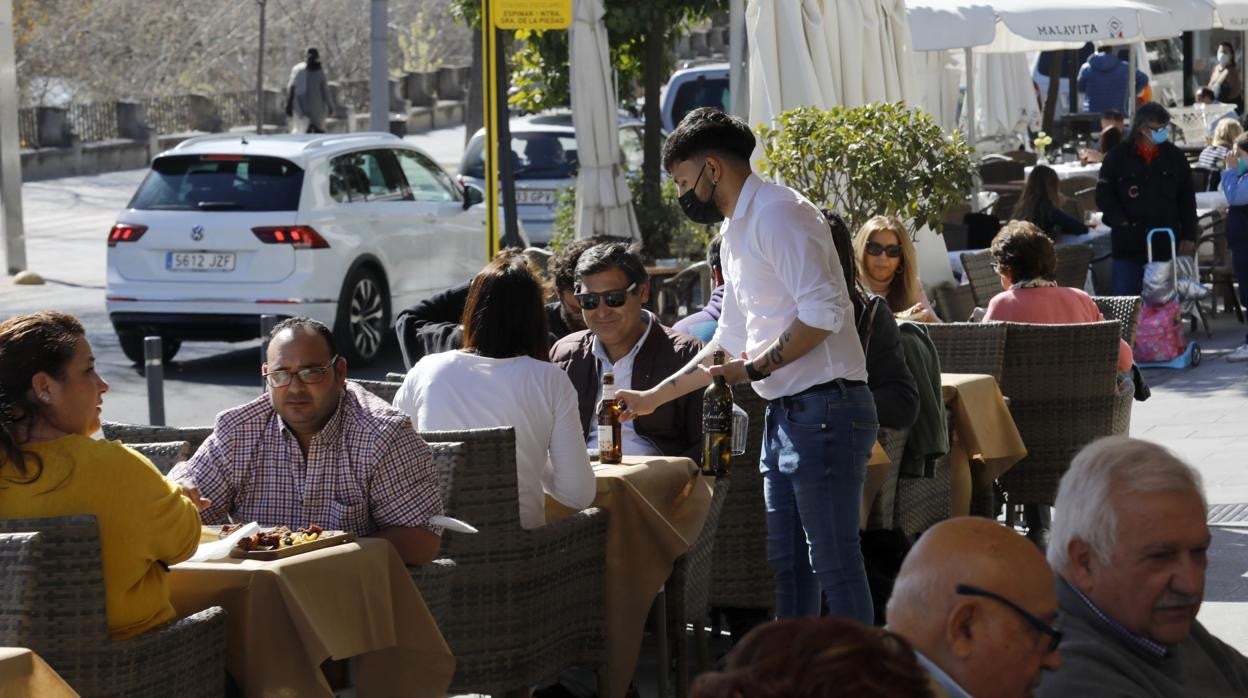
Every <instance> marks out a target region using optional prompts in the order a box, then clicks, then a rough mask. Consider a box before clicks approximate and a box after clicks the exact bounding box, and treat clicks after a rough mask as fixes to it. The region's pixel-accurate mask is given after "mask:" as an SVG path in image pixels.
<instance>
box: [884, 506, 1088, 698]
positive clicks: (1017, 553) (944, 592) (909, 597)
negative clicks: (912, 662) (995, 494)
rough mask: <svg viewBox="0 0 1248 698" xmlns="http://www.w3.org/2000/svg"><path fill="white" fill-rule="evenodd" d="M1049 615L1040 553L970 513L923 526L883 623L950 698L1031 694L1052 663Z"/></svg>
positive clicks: (1049, 584) (1051, 603)
mask: <svg viewBox="0 0 1248 698" xmlns="http://www.w3.org/2000/svg"><path fill="white" fill-rule="evenodd" d="M1056 621H1057V595H1056V593H1055V591H1054V584H1053V574H1052V572H1051V571H1050V570H1049V565H1048V563H1046V562H1045V560H1044V556H1043V555H1042V554H1041V553H1040V551H1039V550H1038V549H1037V548H1036V546H1035V545H1034V544H1032V543H1031V541H1029V540H1027V539H1026V538H1024V537H1023V536H1020V535H1019V534H1017V533H1015V532H1014V531H1013V530H1011V529H1009V528H1007V527H1005V526H1002V525H1000V524H998V523H997V522H995V521H992V520H990V519H984V518H979V517H969V516H964V517H958V518H953V519H949V520H947V521H942V522H941V523H939V524H937V525H935V526H933V527H931V528H930V529H928V530H927V532H926V533H924V534H923V536H922V537H921V538H919V541H918V542H917V543H916V544H915V546H914V547H913V548H912V549H911V550H910V553H909V554H908V555H907V556H906V559H905V561H904V562H903V563H902V565H901V571H900V572H899V573H898V575H897V581H896V583H895V585H894V586H893V595H892V597H891V598H890V599H889V601H888V629H889V630H892V631H893V632H895V633H897V634H898V635H901V636H902V637H904V638H906V639H907V640H909V641H910V644H911V645H913V646H914V650H915V653H916V654H917V655H918V658H919V662H920V663H921V664H923V665H924V666H925V667H926V668H927V670H928V673H930V674H931V676H932V679H933V680H934V681H935V682H936V683H937V684H939V685H940V687H941V689H943V690H944V693H945V694H946V695H948V696H950V698H967V697H969V696H974V698H1025V697H1026V696H1031V695H1032V693H1033V692H1034V691H1035V690H1036V687H1037V686H1039V685H1040V680H1041V676H1042V674H1043V672H1045V671H1054V670H1056V669H1057V668H1058V667H1059V666H1060V664H1061V661H1060V659H1059V658H1058V645H1059V643H1060V642H1061V640H1062V632H1061V631H1060V630H1058V629H1057V627H1055V626H1056ZM1067 695H1070V696H1076V695H1098V694H1096V693H1070V694H1067Z"/></svg>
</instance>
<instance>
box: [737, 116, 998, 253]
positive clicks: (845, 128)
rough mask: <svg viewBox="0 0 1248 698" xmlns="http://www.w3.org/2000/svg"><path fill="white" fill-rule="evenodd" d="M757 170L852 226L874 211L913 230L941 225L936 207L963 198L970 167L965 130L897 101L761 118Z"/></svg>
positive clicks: (967, 189) (941, 208)
mask: <svg viewBox="0 0 1248 698" xmlns="http://www.w3.org/2000/svg"><path fill="white" fill-rule="evenodd" d="M758 134H759V137H760V140H761V144H762V153H763V159H762V160H761V161H760V162H759V163H757V164H758V169H759V171H760V172H761V173H762V174H764V175H766V176H768V177H774V176H779V177H780V179H781V180H783V181H784V183H785V184H787V185H789V186H791V187H793V188H794V189H797V190H798V191H800V192H802V194H804V195H805V196H806V197H807V198H808V199H810V200H811V201H813V202H814V203H815V204H816V205H817V206H819V207H821V208H831V209H834V210H836V211H838V212H840V213H841V214H842V215H844V216H845V218H846V221H847V222H848V223H849V225H850V229H851V230H857V229H858V228H859V227H861V226H862V224H863V223H865V222H866V221H867V219H869V218H870V217H872V216H875V215H879V214H892V215H895V216H898V217H900V218H901V219H902V220H904V221H907V222H908V223H909V225H910V226H911V231H910V232H911V235H912V236H913V235H914V234H915V233H917V232H918V230H919V229H921V228H923V227H924V226H926V227H928V228H930V229H932V230H934V231H937V232H939V231H940V228H941V214H942V213H944V212H945V211H946V210H947V209H949V208H950V207H952V206H955V205H957V204H959V203H963V202H965V201H966V197H967V195H968V194H969V193H970V190H971V177H972V174H973V172H974V166H973V164H972V159H971V149H970V147H969V146H968V145H967V143H966V139H965V138H963V136H962V134H961V133H959V132H957V131H954V132H953V133H952V134H947V133H945V132H944V131H942V130H941V129H940V127H939V126H937V125H936V122H934V121H932V118H931V116H929V115H928V114H927V113H926V112H923V111H921V110H919V109H915V108H912V107H908V106H906V105H904V104H901V103H896V104H888V103H874V104H867V105H864V106H860V107H836V108H833V109H830V110H827V111H823V110H820V109H816V108H813V107H799V108H797V109H793V110H791V111H787V112H784V113H783V114H781V115H780V117H779V118H778V119H776V122H775V125H774V126H768V125H765V124H764V125H761V126H759V127H758Z"/></svg>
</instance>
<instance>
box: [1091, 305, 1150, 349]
mask: <svg viewBox="0 0 1248 698" xmlns="http://www.w3.org/2000/svg"><path fill="white" fill-rule="evenodd" d="M1092 300H1093V301H1094V302H1095V303H1096V307H1098V308H1100V309H1101V315H1103V316H1104V317H1105V319H1106V320H1117V321H1118V329H1119V336H1120V337H1121V338H1122V341H1124V342H1126V343H1127V344H1130V345H1132V346H1134V345H1135V328H1136V327H1137V326H1138V325H1139V324H1140V303H1141V300H1140V297H1139V296H1093V297H1092Z"/></svg>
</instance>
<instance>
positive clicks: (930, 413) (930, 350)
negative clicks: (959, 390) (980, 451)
mask: <svg viewBox="0 0 1248 698" xmlns="http://www.w3.org/2000/svg"><path fill="white" fill-rule="evenodd" d="M897 327H898V329H899V330H900V334H901V350H902V352H903V353H904V354H905V356H906V366H908V367H909V369H910V375H911V376H912V377H913V378H914V384H915V387H917V388H918V395H919V416H918V419H916V420H915V422H914V425H913V426H912V427H911V428H910V434H909V436H907V437H906V449H905V452H904V453H903V454H902V456H901V466H900V475H901V476H902V477H932V476H933V475H935V472H936V460H937V459H939V458H940V457H941V456H943V455H945V454H946V453H948V452H949V428H948V420H947V419H946V417H945V398H944V395H943V394H942V392H941V388H940V357H939V356H938V355H937V354H936V345H935V344H932V339H931V338H930V337H928V336H927V329H926V328H924V327H923V325H922V324H920V323H917V322H902V323H898V325H897Z"/></svg>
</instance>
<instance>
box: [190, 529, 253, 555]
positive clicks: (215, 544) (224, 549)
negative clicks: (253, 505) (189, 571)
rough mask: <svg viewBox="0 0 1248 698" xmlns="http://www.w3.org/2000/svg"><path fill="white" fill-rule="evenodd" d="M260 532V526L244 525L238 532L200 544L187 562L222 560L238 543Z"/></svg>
mask: <svg viewBox="0 0 1248 698" xmlns="http://www.w3.org/2000/svg"><path fill="white" fill-rule="evenodd" d="M259 531H260V524H258V523H256V522H255V521H252V522H251V523H249V524H243V525H242V526H240V527H239V529H238V530H237V531H234V532H233V533H231V534H230V535H228V536H226V537H225V538H222V539H221V540H214V541H211V542H209V543H200V544H199V549H198V550H196V551H195V554H194V555H192V556H191V557H190V559H189V560H187V562H207V561H208V560H222V559H224V558H227V557H229V556H230V549H232V548H233V547H234V545H235V544H236V543H238V541H240V540H242V539H243V538H245V537H247V536H251V535H255V534H256V533H257V532H259Z"/></svg>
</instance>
